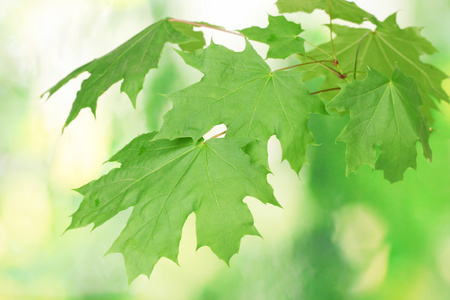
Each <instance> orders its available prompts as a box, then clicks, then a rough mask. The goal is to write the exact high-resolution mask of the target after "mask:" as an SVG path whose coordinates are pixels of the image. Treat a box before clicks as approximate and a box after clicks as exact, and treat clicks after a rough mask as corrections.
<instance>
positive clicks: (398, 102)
mask: <svg viewBox="0 0 450 300" xmlns="http://www.w3.org/2000/svg"><path fill="white" fill-rule="evenodd" d="M421 104H422V101H421V97H420V93H419V90H418V87H417V84H416V82H415V80H414V79H413V78H410V77H406V76H405V75H404V74H403V73H402V71H400V69H399V68H395V69H394V71H393V73H392V76H391V77H390V79H389V78H387V77H385V76H384V75H383V74H381V73H380V72H378V71H375V70H374V69H370V68H369V69H368V76H367V78H366V79H364V80H363V81H353V82H351V83H348V84H346V85H342V90H341V92H340V93H339V94H338V95H337V96H336V97H335V98H334V99H333V100H331V101H330V102H329V104H328V106H327V107H329V108H334V109H337V110H338V111H350V121H349V123H348V124H347V126H346V127H345V128H344V130H343V131H342V132H341V134H340V135H339V137H338V138H337V140H340V141H344V142H345V143H346V144H347V150H346V154H345V157H346V162H347V174H348V173H350V172H356V170H357V169H358V168H359V167H360V166H362V165H364V164H369V165H370V166H372V168H374V169H376V170H383V171H384V177H385V178H386V179H388V180H389V181H391V182H395V181H398V180H401V179H403V173H404V172H405V170H406V169H407V168H409V167H411V168H414V169H415V168H416V157H417V151H416V142H417V141H420V142H421V143H422V147H423V153H424V156H425V157H426V158H427V159H429V160H431V149H430V146H429V145H428V137H429V129H428V126H427V121H426V120H425V118H424V116H423V115H422V113H421V112H420V110H419V106H420V105H421ZM378 146H379V157H378V158H377V150H376V147H378Z"/></svg>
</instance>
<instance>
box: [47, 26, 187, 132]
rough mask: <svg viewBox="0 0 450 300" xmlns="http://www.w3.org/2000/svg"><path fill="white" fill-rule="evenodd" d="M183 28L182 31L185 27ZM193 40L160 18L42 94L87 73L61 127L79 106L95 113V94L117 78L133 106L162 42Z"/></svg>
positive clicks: (159, 53) (180, 42) (105, 89)
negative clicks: (88, 74)
mask: <svg viewBox="0 0 450 300" xmlns="http://www.w3.org/2000/svg"><path fill="white" fill-rule="evenodd" d="M183 31H184V32H186V31H187V29H186V28H185V29H184V30H183ZM194 40H195V38H193V37H192V36H187V35H185V34H183V33H181V32H180V31H177V30H175V29H174V28H173V27H172V25H171V23H170V22H169V21H168V19H164V20H161V21H159V22H156V23H154V24H153V25H151V26H149V27H147V28H146V29H144V30H143V31H141V32H140V33H138V34H137V35H135V36H134V37H132V38H131V39H130V40H128V41H127V42H125V43H124V44H122V45H120V46H119V47H118V48H116V49H114V50H113V51H111V52H109V53H108V54H106V55H104V56H102V57H101V58H98V59H94V60H93V61H91V62H89V63H87V64H85V65H83V66H81V67H79V68H78V69H76V70H75V71H73V72H72V73H70V74H69V75H67V76H66V77H65V78H63V79H62V80H60V81H59V82H58V83H57V84H56V85H55V86H53V87H52V88H50V89H49V90H48V91H47V92H45V93H44V94H46V93H49V97H50V96H51V95H52V94H53V93H55V92H56V91H58V90H59V89H60V88H61V87H62V86H64V85H65V84H66V83H67V82H68V81H69V80H71V79H73V78H75V77H77V76H78V75H80V74H81V73H83V72H89V73H90V74H91V75H90V76H89V77H88V78H87V79H85V80H84V81H83V83H82V84H81V89H80V90H79V91H78V93H77V96H76V98H75V101H74V103H73V105H72V109H71V111H70V113H69V116H68V118H67V120H66V122H65V124H64V127H66V126H67V125H69V124H70V122H72V121H73V120H74V119H75V118H76V117H77V116H78V114H79V112H80V110H81V109H83V108H86V107H89V108H90V109H91V111H92V113H93V114H94V115H95V111H96V108H97V100H98V97H100V96H101V95H102V94H103V93H104V92H106V91H107V90H108V89H109V88H110V87H111V86H112V85H113V84H114V83H116V82H118V81H119V80H121V79H123V82H122V85H121V88H120V89H121V91H122V92H125V93H126V94H127V95H128V97H129V98H130V100H131V103H132V104H133V106H136V98H137V95H138V93H139V92H140V91H141V90H142V87H143V85H144V79H145V75H146V74H147V73H148V72H149V71H150V69H153V68H157V67H158V62H159V58H160V56H161V52H162V49H163V47H164V45H165V44H166V43H167V42H170V43H178V44H185V43H188V42H192V41H194Z"/></svg>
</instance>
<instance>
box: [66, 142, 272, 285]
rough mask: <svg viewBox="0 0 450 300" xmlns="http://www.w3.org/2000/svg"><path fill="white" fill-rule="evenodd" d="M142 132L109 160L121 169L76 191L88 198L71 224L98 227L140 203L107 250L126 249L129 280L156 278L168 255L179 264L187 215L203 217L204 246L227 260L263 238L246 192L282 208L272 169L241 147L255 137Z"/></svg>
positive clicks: (201, 243)
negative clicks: (245, 240) (158, 136)
mask: <svg viewBox="0 0 450 300" xmlns="http://www.w3.org/2000/svg"><path fill="white" fill-rule="evenodd" d="M154 136H155V133H150V134H145V135H141V136H139V137H137V138H135V139H134V140H133V141H131V142H130V143H129V144H128V145H127V146H126V147H125V148H123V149H122V150H120V151H119V152H118V153H117V154H116V155H114V156H113V157H112V158H111V159H110V161H117V162H120V163H121V167H120V168H116V169H113V170H111V171H110V172H109V173H108V174H107V175H104V176H102V177H101V178H99V179H98V180H95V181H92V182H90V183H88V184H87V185H85V186H83V187H81V188H79V189H78V190H77V191H78V192H79V193H81V194H83V195H84V199H83V201H82V203H81V205H80V207H79V209H78V210H77V211H76V212H75V213H74V214H73V216H72V223H71V225H70V226H69V229H72V228H78V227H82V226H86V225H88V224H90V223H94V228H95V227H97V226H99V225H101V224H103V223H104V222H105V221H107V220H109V219H110V218H112V217H113V216H114V215H116V214H117V213H118V212H120V211H122V210H125V209H127V208H129V207H131V206H133V207H134V208H133V212H132V214H131V215H130V218H129V220H128V223H127V225H126V227H125V228H124V230H123V231H122V233H121V234H120V236H119V237H118V238H117V240H116V241H115V242H114V244H113V245H112V247H111V249H110V250H109V251H108V253H122V254H123V256H124V259H125V265H126V268H127V273H128V277H129V281H130V282H131V281H133V280H134V279H135V278H136V277H137V276H138V275H140V274H147V275H150V273H151V271H152V269H153V267H154V265H155V264H156V263H157V261H158V260H159V259H160V258H161V257H167V258H169V259H171V260H172V261H174V262H177V257H178V251H179V243H180V238H181V231H182V228H183V225H184V223H185V221H186V218H187V217H188V216H189V215H190V214H191V213H192V212H194V213H195V215H196V222H197V223H196V228H197V245H198V248H200V247H202V246H208V247H210V248H211V250H212V251H213V252H214V253H215V254H216V255H217V256H218V257H219V258H220V259H222V260H224V261H225V262H227V263H228V262H229V260H230V258H231V257H232V256H233V255H234V254H235V253H237V252H238V250H239V245H240V240H241V238H242V237H243V236H245V235H259V233H258V231H257V230H256V228H255V227H254V225H253V218H252V215H251V212H250V210H249V209H248V207H247V205H246V204H245V203H244V202H243V201H242V200H243V199H244V197H245V196H253V197H257V198H258V199H260V200H261V201H262V202H264V203H272V204H274V205H278V203H277V201H276V200H275V198H274V197H273V190H272V187H271V186H270V185H269V184H268V183H267V180H266V175H267V173H268V172H267V170H266V169H265V168H264V167H262V166H260V165H257V164H254V163H252V162H251V161H250V158H249V157H248V156H247V155H246V154H245V153H244V152H243V151H242V149H241V148H242V147H244V146H245V145H246V144H247V143H248V142H249V140H248V139H240V138H224V139H211V140H208V141H206V142H203V141H199V142H197V143H194V142H193V141H192V139H189V138H183V139H176V140H173V141H169V140H152V139H153V137H154Z"/></svg>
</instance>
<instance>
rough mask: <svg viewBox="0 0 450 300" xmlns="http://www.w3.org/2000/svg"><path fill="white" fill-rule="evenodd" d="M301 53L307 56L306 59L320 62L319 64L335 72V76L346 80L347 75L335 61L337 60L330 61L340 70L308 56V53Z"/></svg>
mask: <svg viewBox="0 0 450 300" xmlns="http://www.w3.org/2000/svg"><path fill="white" fill-rule="evenodd" d="M301 55H302V56H304V57H306V58H308V59H310V60H312V61H314V62H316V63H318V64H320V65H321V66H323V67H325V68H327V69H328V70H330V71H331V72H333V73H334V74H336V76H337V77H339V78H341V79H346V80H347V81H348V78H347V75H346V74H345V73H344V72H342V69H341V68H340V66H339V64H338V63H337V60H333V61H331V63H332V64H333V65H335V66H336V67H338V68H339V70H340V71H338V70H336V69H333V68H332V67H330V66H327V65H325V64H324V63H323V62H322V61H319V60H316V59H315V58H313V57H311V56H308V55H305V54H301Z"/></svg>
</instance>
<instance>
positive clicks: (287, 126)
mask: <svg viewBox="0 0 450 300" xmlns="http://www.w3.org/2000/svg"><path fill="white" fill-rule="evenodd" d="M180 55H181V56H182V57H183V59H184V61H185V62H186V63H187V64H189V65H191V66H193V67H195V68H197V69H199V70H200V71H202V73H204V74H205V76H204V77H203V78H202V80H201V81H200V82H198V83H196V84H194V85H192V86H190V87H187V88H185V89H183V90H181V91H178V92H175V93H173V94H170V95H169V96H168V97H169V99H170V100H171V101H172V103H173V109H172V110H170V111H169V112H168V113H167V114H166V116H165V117H164V123H163V127H162V129H161V131H160V133H159V134H158V137H159V138H169V139H174V138H177V137H179V136H189V137H192V138H193V139H194V140H198V139H199V138H200V137H201V136H202V135H204V134H205V133H206V132H208V131H209V130H210V129H211V128H212V127H213V126H214V125H218V124H225V125H226V126H227V136H237V137H249V138H252V139H256V140H257V141H258V142H257V145H256V146H255V145H253V146H252V147H251V148H252V150H251V152H252V153H251V154H252V157H254V159H255V160H256V161H258V163H262V164H265V165H267V140H268V139H269V138H270V137H271V136H272V135H274V134H275V135H276V136H277V138H278V139H279V140H280V143H281V147H282V149H283V159H287V160H288V161H289V163H290V164H291V167H292V168H293V169H294V170H295V171H297V172H298V171H299V170H300V168H301V167H302V165H303V164H304V163H305V161H306V158H305V151H306V148H307V146H308V145H309V144H313V143H314V140H313V137H312V134H311V132H310V131H309V130H308V127H307V123H308V120H309V115H310V114H311V113H323V112H324V108H323V104H322V102H321V101H320V100H319V98H318V97H316V96H311V95H310V93H309V92H308V90H307V89H306V88H305V87H304V85H303V84H302V74H301V73H300V72H297V71H275V72H272V71H271V70H270V68H269V66H268V65H267V64H266V63H265V61H264V60H263V59H262V58H261V57H260V56H259V55H258V54H257V53H256V52H255V50H254V49H253V48H252V46H251V45H250V43H249V42H247V45H246V48H245V50H244V51H243V52H234V51H232V50H229V49H227V48H225V47H223V46H220V45H215V44H211V45H210V46H209V47H207V48H206V49H204V50H198V51H195V52H194V53H183V52H180Z"/></svg>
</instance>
